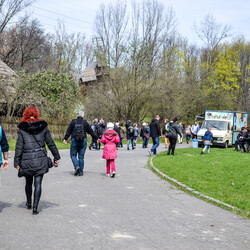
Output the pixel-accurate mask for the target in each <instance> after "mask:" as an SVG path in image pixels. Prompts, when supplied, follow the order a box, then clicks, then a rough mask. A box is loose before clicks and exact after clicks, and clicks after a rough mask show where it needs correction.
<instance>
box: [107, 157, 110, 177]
mask: <svg viewBox="0 0 250 250" xmlns="http://www.w3.org/2000/svg"><path fill="white" fill-rule="evenodd" d="M106 168H107V175H110V160H109V159H107V160H106Z"/></svg>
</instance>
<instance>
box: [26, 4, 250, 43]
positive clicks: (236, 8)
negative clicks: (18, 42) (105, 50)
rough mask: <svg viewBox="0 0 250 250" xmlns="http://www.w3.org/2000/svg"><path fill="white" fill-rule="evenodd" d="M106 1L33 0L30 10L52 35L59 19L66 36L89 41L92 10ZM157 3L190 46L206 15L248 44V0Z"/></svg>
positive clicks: (249, 9) (194, 41) (249, 30)
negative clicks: (166, 9) (81, 36)
mask: <svg viewBox="0 0 250 250" xmlns="http://www.w3.org/2000/svg"><path fill="white" fill-rule="evenodd" d="M119 1H125V0H119ZM136 1H138V2H141V1H142V0H136ZM109 2H110V1H109V0H70V1H66V0H49V1H48V0H36V1H35V3H34V4H33V7H31V8H30V9H31V11H32V12H33V17H36V18H38V19H39V20H40V22H41V24H42V25H43V27H44V29H45V30H46V31H47V32H54V31H55V27H56V25H57V20H58V19H60V20H62V21H64V23H65V26H66V31H67V32H68V33H72V32H83V33H85V34H86V35H87V37H89V38H91V37H92V27H93V20H94V18H95V14H96V11H97V10H98V9H99V7H100V4H101V3H104V4H107V3H109ZM127 2H128V1H127ZM161 2H162V3H164V5H166V7H169V6H171V7H172V8H173V10H174V12H175V16H176V18H177V21H178V26H177V28H178V31H179V32H180V33H181V34H182V35H183V36H184V37H187V38H188V40H189V42H190V43H196V44H200V43H201V42H200V41H199V39H198V38H197V36H196V35H195V33H194V32H193V25H194V23H196V24H199V23H200V21H201V20H202V19H203V18H204V17H205V16H206V15H207V14H212V15H213V16H214V17H215V18H216V21H217V22H218V23H220V24H223V25H226V24H227V25H230V26H231V27H232V32H233V34H234V35H235V36H237V35H240V34H244V35H245V37H246V39H247V40H248V41H250V0H164V1H161ZM128 3H129V2H128ZM52 12H53V13H52ZM59 14H60V15H59ZM76 19H77V20H76Z"/></svg>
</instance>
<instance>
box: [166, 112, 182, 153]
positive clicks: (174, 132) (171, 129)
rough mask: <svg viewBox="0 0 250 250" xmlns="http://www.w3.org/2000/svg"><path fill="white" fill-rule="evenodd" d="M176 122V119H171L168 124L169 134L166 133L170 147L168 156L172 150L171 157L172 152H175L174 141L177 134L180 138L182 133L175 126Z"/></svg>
mask: <svg viewBox="0 0 250 250" xmlns="http://www.w3.org/2000/svg"><path fill="white" fill-rule="evenodd" d="M176 122H177V118H176V117H174V118H173V119H172V121H170V122H169V133H168V138H169V142H170V145H169V147H168V153H167V154H168V155H170V151H171V150H172V153H171V154H172V155H174V150H175V145H176V141H177V134H179V135H180V137H182V133H181V131H180V129H179V126H178V125H177V124H176Z"/></svg>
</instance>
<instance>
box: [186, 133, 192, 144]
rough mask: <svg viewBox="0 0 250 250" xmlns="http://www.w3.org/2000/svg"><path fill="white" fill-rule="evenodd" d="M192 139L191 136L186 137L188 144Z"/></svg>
mask: <svg viewBox="0 0 250 250" xmlns="http://www.w3.org/2000/svg"><path fill="white" fill-rule="evenodd" d="M190 139H191V135H188V134H187V135H186V140H187V142H188V141H189V140H190Z"/></svg>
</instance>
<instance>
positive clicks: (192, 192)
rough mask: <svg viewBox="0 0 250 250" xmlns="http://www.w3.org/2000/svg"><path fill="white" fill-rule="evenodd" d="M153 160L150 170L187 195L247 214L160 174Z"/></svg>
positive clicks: (150, 161)
mask: <svg viewBox="0 0 250 250" xmlns="http://www.w3.org/2000/svg"><path fill="white" fill-rule="evenodd" d="M153 158H154V156H152V157H150V160H149V164H150V167H152V168H153V169H154V170H155V171H156V172H157V173H158V174H159V175H160V176H161V177H163V178H164V179H167V180H168V181H170V182H173V183H174V184H175V185H176V186H178V187H180V188H181V189H184V190H185V191H187V192H188V193H191V194H193V195H195V196H196V197H197V196H198V197H200V198H203V199H205V200H209V201H212V202H213V203H215V204H217V205H218V206H220V207H226V208H227V209H229V210H231V211H233V212H244V213H247V214H248V212H247V211H244V210H242V209H240V208H237V207H235V206H232V205H230V204H227V203H225V202H222V201H220V200H217V199H215V198H213V197H210V196H208V195H205V194H202V193H201V192H199V191H196V190H194V189H193V188H190V187H188V186H187V185H185V184H183V183H181V182H179V181H178V180H176V179H174V178H172V177H170V176H168V175H166V174H164V173H162V172H161V171H160V170H159V169H158V168H156V167H155V166H154V164H153Z"/></svg>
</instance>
